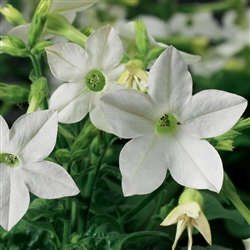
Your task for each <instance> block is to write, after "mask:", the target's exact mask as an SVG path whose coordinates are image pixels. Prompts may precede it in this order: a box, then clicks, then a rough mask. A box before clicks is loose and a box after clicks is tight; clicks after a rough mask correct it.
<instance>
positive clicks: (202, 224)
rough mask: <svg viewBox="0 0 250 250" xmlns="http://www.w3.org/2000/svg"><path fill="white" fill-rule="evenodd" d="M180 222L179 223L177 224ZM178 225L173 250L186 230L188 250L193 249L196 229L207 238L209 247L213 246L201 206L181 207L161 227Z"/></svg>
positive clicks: (194, 203)
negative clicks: (194, 229)
mask: <svg viewBox="0 0 250 250" xmlns="http://www.w3.org/2000/svg"><path fill="white" fill-rule="evenodd" d="M177 222H178V223H177ZM175 223H177V230H176V234H175V241H174V244H173V246H172V250H174V249H175V248H176V245H177V241H178V240H179V238H180V237H181V235H182V233H183V231H184V230H185V228H187V231H188V250H191V249H192V244H193V237H192V232H193V228H194V227H195V228H196V229H197V230H198V231H199V232H200V233H201V234H202V236H203V237H204V238H205V240H206V241H207V243H208V244H209V245H211V244H212V237H211V231H210V226H209V223H208V221H207V218H206V216H205V215H204V213H203V212H202V210H201V208H200V206H199V204H198V203H196V202H190V203H187V204H183V205H179V206H177V207H176V208H174V210H172V211H171V212H170V213H169V215H168V216H167V217H166V219H165V220H164V221H163V222H162V223H161V226H170V225H173V224H175Z"/></svg>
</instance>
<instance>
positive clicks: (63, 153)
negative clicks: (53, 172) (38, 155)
mask: <svg viewBox="0 0 250 250" xmlns="http://www.w3.org/2000/svg"><path fill="white" fill-rule="evenodd" d="M70 157H71V154H70V152H69V150H68V149H65V148H61V149H58V150H57V151H56V159H57V160H58V161H59V162H60V163H68V162H69V161H70Z"/></svg>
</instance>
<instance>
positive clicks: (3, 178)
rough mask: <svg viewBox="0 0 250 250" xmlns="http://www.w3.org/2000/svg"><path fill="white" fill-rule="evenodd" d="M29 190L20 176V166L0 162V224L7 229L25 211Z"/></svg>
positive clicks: (27, 205) (27, 204)
mask: <svg viewBox="0 0 250 250" xmlns="http://www.w3.org/2000/svg"><path fill="white" fill-rule="evenodd" d="M28 207H29V191H28V189H27V187H26V186H25V183H24V182H23V181H22V179H21V178H20V168H18V167H15V168H10V167H9V166H7V165H5V164H3V163H0V224H1V226H2V227H3V228H4V229H5V230H7V231H9V230H10V229H11V228H12V227H13V226H14V225H15V224H16V223H17V222H18V221H19V220H20V219H21V218H22V217H23V215H24V214H25V213H26V211H27V210H28Z"/></svg>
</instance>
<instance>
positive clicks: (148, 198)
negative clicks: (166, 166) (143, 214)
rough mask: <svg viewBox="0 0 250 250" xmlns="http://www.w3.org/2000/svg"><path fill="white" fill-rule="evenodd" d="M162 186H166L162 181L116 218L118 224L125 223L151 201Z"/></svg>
mask: <svg viewBox="0 0 250 250" xmlns="http://www.w3.org/2000/svg"><path fill="white" fill-rule="evenodd" d="M164 188H166V185H165V183H163V184H162V185H161V186H160V187H159V188H158V189H156V190H155V191H154V192H152V193H151V194H149V195H148V196H146V198H145V199H144V200H142V201H141V202H140V203H139V204H137V205H136V206H135V207H134V208H133V209H132V210H130V211H129V212H127V213H126V214H125V215H123V216H122V217H120V218H119V219H118V223H119V224H120V225H124V224H125V223H127V222H128V221H129V220H130V219H131V218H132V217H133V216H135V215H136V214H137V213H139V212H140V211H141V210H142V209H143V208H145V206H146V205H148V203H149V202H151V201H152V200H153V199H154V198H155V197H156V196H157V195H158V194H159V193H160V192H161V191H162V190H163V189H164Z"/></svg>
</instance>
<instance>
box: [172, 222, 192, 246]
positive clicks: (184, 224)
mask: <svg viewBox="0 0 250 250" xmlns="http://www.w3.org/2000/svg"><path fill="white" fill-rule="evenodd" d="M188 223H189V219H185V220H181V221H179V222H178V223H177V228H176V233H175V239H174V244H173V246H172V250H174V249H175V248H176V246H177V242H178V240H179V239H180V237H181V235H182V233H183V231H184V230H185V228H186V227H187V226H188Z"/></svg>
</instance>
